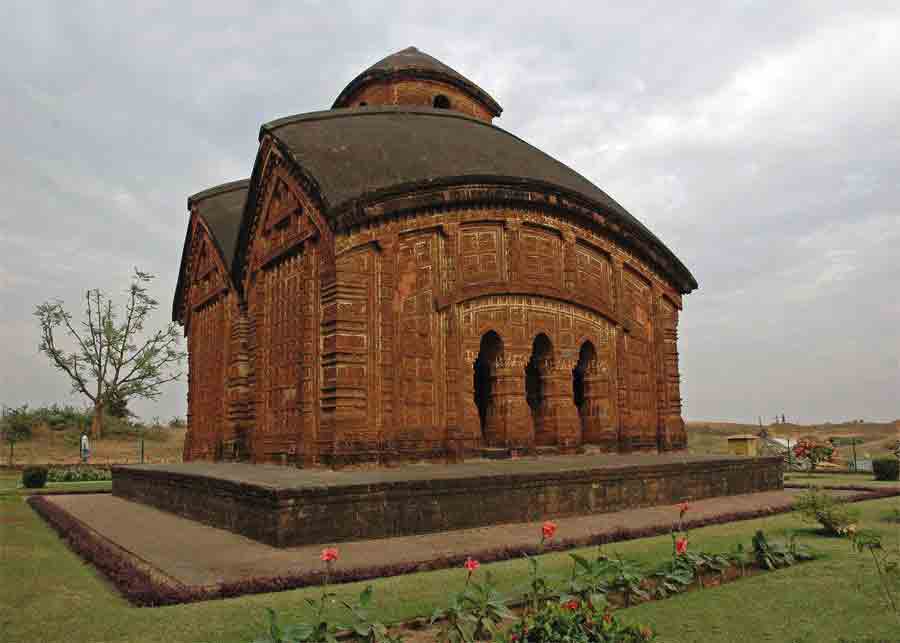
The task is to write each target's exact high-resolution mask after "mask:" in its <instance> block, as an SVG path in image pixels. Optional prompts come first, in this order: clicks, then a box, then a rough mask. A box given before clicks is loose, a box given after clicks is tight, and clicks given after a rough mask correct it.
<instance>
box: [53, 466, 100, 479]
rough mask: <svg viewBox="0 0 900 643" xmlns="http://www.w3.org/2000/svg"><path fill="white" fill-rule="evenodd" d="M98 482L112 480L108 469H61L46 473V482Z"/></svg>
mask: <svg viewBox="0 0 900 643" xmlns="http://www.w3.org/2000/svg"><path fill="white" fill-rule="evenodd" d="M99 480H112V473H111V472H110V471H109V469H100V468H97V467H62V468H58V469H50V471H49V472H48V473H47V482H97V481H99Z"/></svg>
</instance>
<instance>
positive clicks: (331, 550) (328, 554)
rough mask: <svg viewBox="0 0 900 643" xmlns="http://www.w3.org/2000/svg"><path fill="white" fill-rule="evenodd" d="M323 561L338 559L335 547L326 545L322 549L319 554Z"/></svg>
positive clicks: (328, 561)
mask: <svg viewBox="0 0 900 643" xmlns="http://www.w3.org/2000/svg"><path fill="white" fill-rule="evenodd" d="M319 558H321V559H322V562H324V563H330V562H332V561H335V560H337V559H338V550H337V547H326V548H325V549H323V550H322V555H321V556H319Z"/></svg>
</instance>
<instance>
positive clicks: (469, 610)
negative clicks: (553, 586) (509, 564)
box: [431, 558, 513, 643]
mask: <svg viewBox="0 0 900 643" xmlns="http://www.w3.org/2000/svg"><path fill="white" fill-rule="evenodd" d="M465 566H466V569H467V570H468V572H469V573H468V576H467V577H466V585H465V587H464V588H463V590H462V591H461V592H459V593H458V594H456V595H455V596H453V597H452V598H451V599H450V604H449V605H448V606H447V608H446V609H443V610H442V609H436V610H435V611H434V613H433V614H432V615H431V622H432V623H434V622H435V621H438V620H443V621H444V623H443V626H442V628H441V632H440V638H439V640H441V641H448V642H449V643H468V642H469V641H476V640H478V641H482V640H486V639H487V640H490V639H489V638H488V637H493V636H494V635H495V634H497V632H498V631H499V626H500V623H501V621H503V620H504V619H507V618H511V617H512V615H513V614H512V612H510V611H509V608H507V607H506V602H505V601H504V600H503V596H501V594H500V592H498V591H497V590H496V589H495V588H494V585H493V579H492V578H491V574H490V573H488V574H486V575H485V580H484V582H481V583H479V582H476V581H474V580H472V575H473V574H474V572H475V570H476V569H478V567H479V565H478V562H477V561H475V560H472V559H471V558H470V559H468V560H466V565H465Z"/></svg>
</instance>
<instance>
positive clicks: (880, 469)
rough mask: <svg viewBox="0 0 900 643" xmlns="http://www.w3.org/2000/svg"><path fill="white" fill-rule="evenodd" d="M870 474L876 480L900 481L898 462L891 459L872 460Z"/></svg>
mask: <svg viewBox="0 0 900 643" xmlns="http://www.w3.org/2000/svg"><path fill="white" fill-rule="evenodd" d="M872 472H873V473H874V474H875V479H876V480H900V460H898V459H897V458H893V457H890V458H877V459H875V460H872Z"/></svg>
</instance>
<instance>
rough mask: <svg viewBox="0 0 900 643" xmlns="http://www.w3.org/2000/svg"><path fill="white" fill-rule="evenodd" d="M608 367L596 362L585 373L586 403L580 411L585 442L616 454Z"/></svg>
mask: <svg viewBox="0 0 900 643" xmlns="http://www.w3.org/2000/svg"><path fill="white" fill-rule="evenodd" d="M607 369H608V367H606V366H605V365H601V364H598V362H596V361H594V362H593V363H592V364H591V365H590V366H589V367H588V368H587V369H586V370H585V372H584V380H583V383H584V401H583V402H582V404H581V408H580V409H579V411H580V415H581V420H582V423H583V427H584V441H585V442H586V443H588V444H593V445H597V446H599V447H601V448H602V449H603V450H604V451H610V452H615V451H616V449H617V447H618V437H617V431H616V425H615V424H614V414H613V413H612V408H611V407H612V404H613V400H612V399H610V382H609V375H608V371H607Z"/></svg>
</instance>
